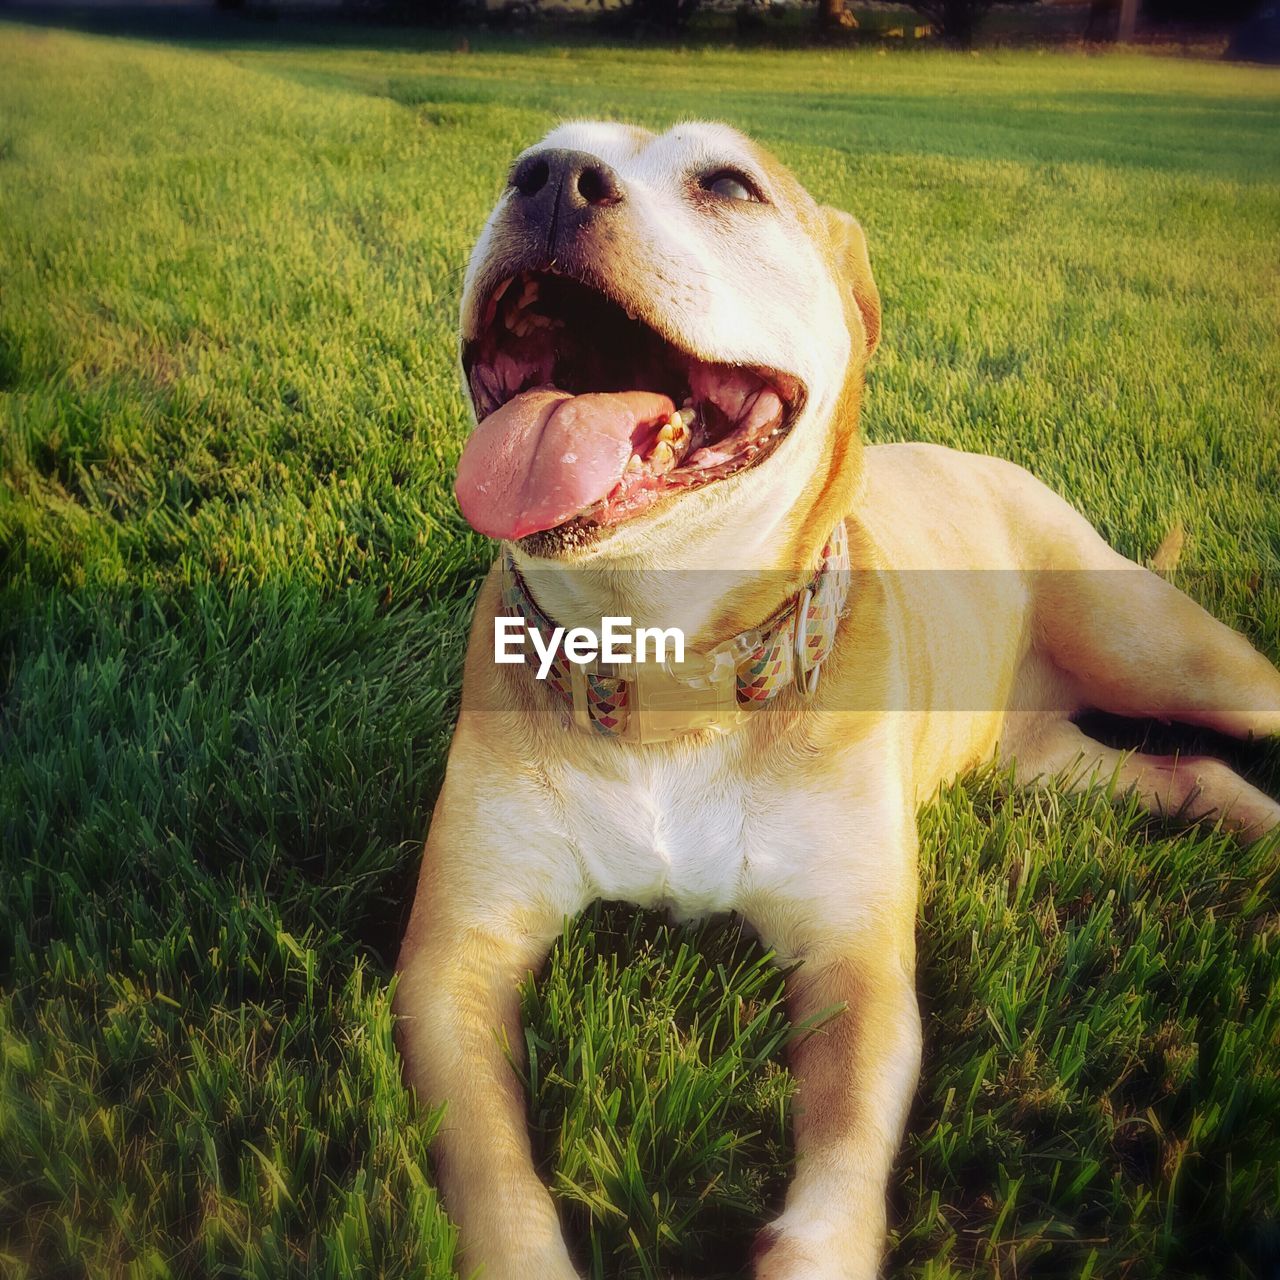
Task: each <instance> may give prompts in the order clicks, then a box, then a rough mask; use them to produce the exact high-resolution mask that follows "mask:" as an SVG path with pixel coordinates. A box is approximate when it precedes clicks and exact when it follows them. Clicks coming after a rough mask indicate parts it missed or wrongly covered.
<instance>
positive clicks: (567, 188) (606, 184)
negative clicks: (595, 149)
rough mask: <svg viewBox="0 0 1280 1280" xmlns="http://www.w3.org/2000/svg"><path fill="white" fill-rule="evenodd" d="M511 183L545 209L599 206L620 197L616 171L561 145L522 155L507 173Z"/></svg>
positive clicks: (619, 185) (610, 202) (597, 159)
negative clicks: (560, 146)
mask: <svg viewBox="0 0 1280 1280" xmlns="http://www.w3.org/2000/svg"><path fill="white" fill-rule="evenodd" d="M511 185H512V186H513V187H515V189H516V191H517V193H518V194H519V195H520V196H521V197H522V198H523V199H525V200H527V201H530V202H531V203H533V204H536V205H546V206H547V212H548V213H550V212H552V211H554V210H555V209H556V208H559V209H560V210H561V211H564V210H566V209H585V208H591V207H596V208H600V207H604V206H607V205H613V204H619V203H621V201H622V198H623V197H622V183H621V181H620V180H619V178H618V175H617V174H616V173H614V171H613V170H612V169H611V168H610V167H609V166H608V165H607V164H605V162H604V161H603V160H600V159H599V158H597V157H596V156H593V155H589V154H588V153H587V152H585V151H569V150H566V149H563V148H561V149H556V150H550V151H535V152H534V153H533V155H530V156H525V158H524V159H523V160H521V161H520V163H519V164H518V165H516V167H515V170H514V171H513V172H512V174H511Z"/></svg>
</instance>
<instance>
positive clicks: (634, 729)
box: [573, 643, 746, 744]
mask: <svg viewBox="0 0 1280 1280" xmlns="http://www.w3.org/2000/svg"><path fill="white" fill-rule="evenodd" d="M737 651H738V650H737V646H736V645H735V644H733V643H730V644H728V645H720V646H717V647H716V648H715V649H712V650H711V651H710V652H708V653H691V654H686V655H685V659H684V661H683V662H674V661H667V662H647V663H626V664H618V665H617V666H616V667H614V668H613V672H612V673H613V674H615V675H617V676H620V677H622V678H623V679H625V680H627V681H628V687H629V690H630V704H631V705H630V714H629V715H628V717H627V727H626V729H625V730H624V732H623V733H622V734H621V735H620V736H621V737H622V739H623V740H624V741H629V742H638V743H642V744H648V743H654V742H671V741H672V740H674V739H676V738H682V737H684V736H685V735H686V734H690V733H697V732H698V731H700V730H704V729H711V730H715V731H717V732H720V733H728V732H729V731H730V730H731V729H734V728H736V727H737V726H738V725H739V724H741V723H742V721H743V720H744V719H745V718H746V713H745V712H744V710H743V708H742V707H741V706H740V704H739V702H738V683H737V682H738V666H737V660H736V657H737ZM573 705H574V718H575V719H577V718H578V717H579V715H580V714H581V713H580V711H579V707H580V706H581V707H582V709H583V710H584V711H585V708H586V685H585V678H584V679H583V680H582V682H581V690H580V688H579V682H578V680H577V678H576V677H575V680H574V686H573Z"/></svg>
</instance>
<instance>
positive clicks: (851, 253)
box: [822, 205, 880, 356]
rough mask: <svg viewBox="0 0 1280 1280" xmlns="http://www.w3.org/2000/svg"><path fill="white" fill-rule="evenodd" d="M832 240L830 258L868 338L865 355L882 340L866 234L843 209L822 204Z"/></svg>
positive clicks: (823, 214) (856, 221) (877, 291)
mask: <svg viewBox="0 0 1280 1280" xmlns="http://www.w3.org/2000/svg"><path fill="white" fill-rule="evenodd" d="M822 216H823V218H824V220H825V221H826V224H827V237H828V239H829V240H830V242H831V260H832V262H833V263H834V264H835V269H836V273H837V275H838V276H839V279H840V280H841V282H842V283H843V284H844V287H845V288H846V289H847V290H848V291H849V293H851V294H852V295H853V300H854V302H855V303H856V304H857V307H858V313H859V314H860V315H861V316H862V329H863V335H864V338H865V341H866V354H867V355H868V356H870V354H871V353H872V352H873V351H874V350H875V349H876V344H877V343H878V342H879V341H880V290H879V289H877V288H876V282H875V280H874V279H873V278H872V276H871V259H870V258H869V257H868V256H867V237H866V236H865V235H864V234H863V232H862V227H861V226H860V225H859V223H858V220H857V219H856V218H854V217H852V216H851V215H850V214H847V213H845V212H844V211H843V210H842V209H833V208H831V206H830V205H824V206H823V207H822Z"/></svg>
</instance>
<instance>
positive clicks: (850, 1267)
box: [751, 1214, 880, 1280]
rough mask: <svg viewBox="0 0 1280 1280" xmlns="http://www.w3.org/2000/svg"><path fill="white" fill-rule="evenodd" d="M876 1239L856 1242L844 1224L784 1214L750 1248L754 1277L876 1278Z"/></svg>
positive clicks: (811, 1279)
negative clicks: (830, 1224) (806, 1220)
mask: <svg viewBox="0 0 1280 1280" xmlns="http://www.w3.org/2000/svg"><path fill="white" fill-rule="evenodd" d="M879 1255H880V1242H879V1240H876V1241H875V1242H874V1243H870V1244H868V1243H867V1242H862V1243H859V1242H858V1241H856V1240H854V1239H852V1238H851V1233H850V1231H849V1229H848V1227H847V1225H846V1226H845V1228H844V1229H843V1230H839V1231H838V1230H835V1229H832V1228H830V1227H827V1226H825V1225H824V1224H821V1223H814V1222H809V1223H803V1224H802V1223H800V1222H798V1221H796V1220H794V1219H792V1218H791V1216H790V1215H788V1214H784V1215H783V1216H782V1217H781V1218H779V1219H778V1220H777V1221H776V1222H774V1223H772V1224H771V1225H769V1226H767V1227H764V1228H763V1229H762V1230H761V1231H760V1232H759V1234H758V1235H757V1236H756V1239H755V1243H754V1245H752V1248H751V1263H752V1275H753V1277H754V1280H876V1277H877V1275H878V1274H879Z"/></svg>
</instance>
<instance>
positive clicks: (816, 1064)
mask: <svg viewBox="0 0 1280 1280" xmlns="http://www.w3.org/2000/svg"><path fill="white" fill-rule="evenodd" d="M910 903H911V906H910V908H909V909H908V911H907V913H906V914H905V917H898V918H895V920H894V921H893V922H892V923H889V922H884V923H883V924H882V925H879V926H872V927H869V928H866V929H863V930H860V931H859V932H858V933H857V934H856V935H853V936H848V937H846V939H845V940H844V941H843V942H842V943H841V944H840V945H839V946H838V947H836V948H835V949H828V948H827V947H824V948H823V949H822V950H821V951H815V952H814V953H813V954H811V955H809V956H808V957H805V956H804V953H803V951H802V952H801V953H800V954H801V965H800V967H799V969H798V970H797V971H796V972H795V973H794V974H792V975H791V977H790V978H789V980H788V1003H789V1011H790V1015H791V1020H792V1024H793V1026H796V1027H803V1026H804V1025H806V1024H808V1025H810V1026H812V1025H813V1024H814V1023H815V1022H817V1023H818V1024H819V1025H818V1027H817V1029H816V1030H814V1031H811V1032H809V1033H807V1034H806V1033H804V1032H803V1031H801V1032H800V1034H799V1038H798V1039H797V1040H796V1041H795V1043H794V1044H793V1046H792V1050H791V1055H790V1065H791V1069H792V1071H793V1073H794V1075H795V1077H796V1081H797V1085H798V1089H797V1094H796V1097H795V1101H794V1105H793V1115H794V1131H795V1147H796V1174H795V1179H794V1181H793V1182H792V1184H791V1187H790V1189H789V1191H788V1193H787V1200H786V1206H785V1209H784V1211H783V1213H782V1215H781V1217H780V1218H778V1219H777V1220H776V1221H775V1222H774V1223H773V1224H772V1225H770V1226H768V1227H766V1228H765V1229H764V1230H763V1231H762V1232H761V1233H760V1237H759V1239H758V1242H757V1246H756V1254H755V1257H756V1270H755V1275H756V1280H872V1278H873V1277H874V1276H876V1275H877V1273H878V1270H879V1265H880V1258H881V1254H882V1253H883V1250H884V1241H885V1226H886V1212H885V1198H886V1190H887V1184H888V1178H889V1173H890V1169H891V1167H892V1165H893V1160H894V1156H895V1154H896V1152H897V1150H898V1145H899V1142H900V1141H901V1138H902V1130H903V1126H904V1124H905V1123H906V1117H907V1110H908V1108H909V1107H910V1104H911V1098H912V1096H913V1094H914V1091H915V1085H916V1080H917V1076H918V1074H919V1067H920V1014H919V1008H918V1006H917V1003H916V994H915V980H914V950H915V946H914V893H912V894H910ZM811 919H812V918H811ZM767 940H768V936H767V935H766V941H767ZM834 1010H838V1012H834V1013H833V1011H834ZM824 1016H825V1018H826V1020H825V1021H823V1018H824Z"/></svg>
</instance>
